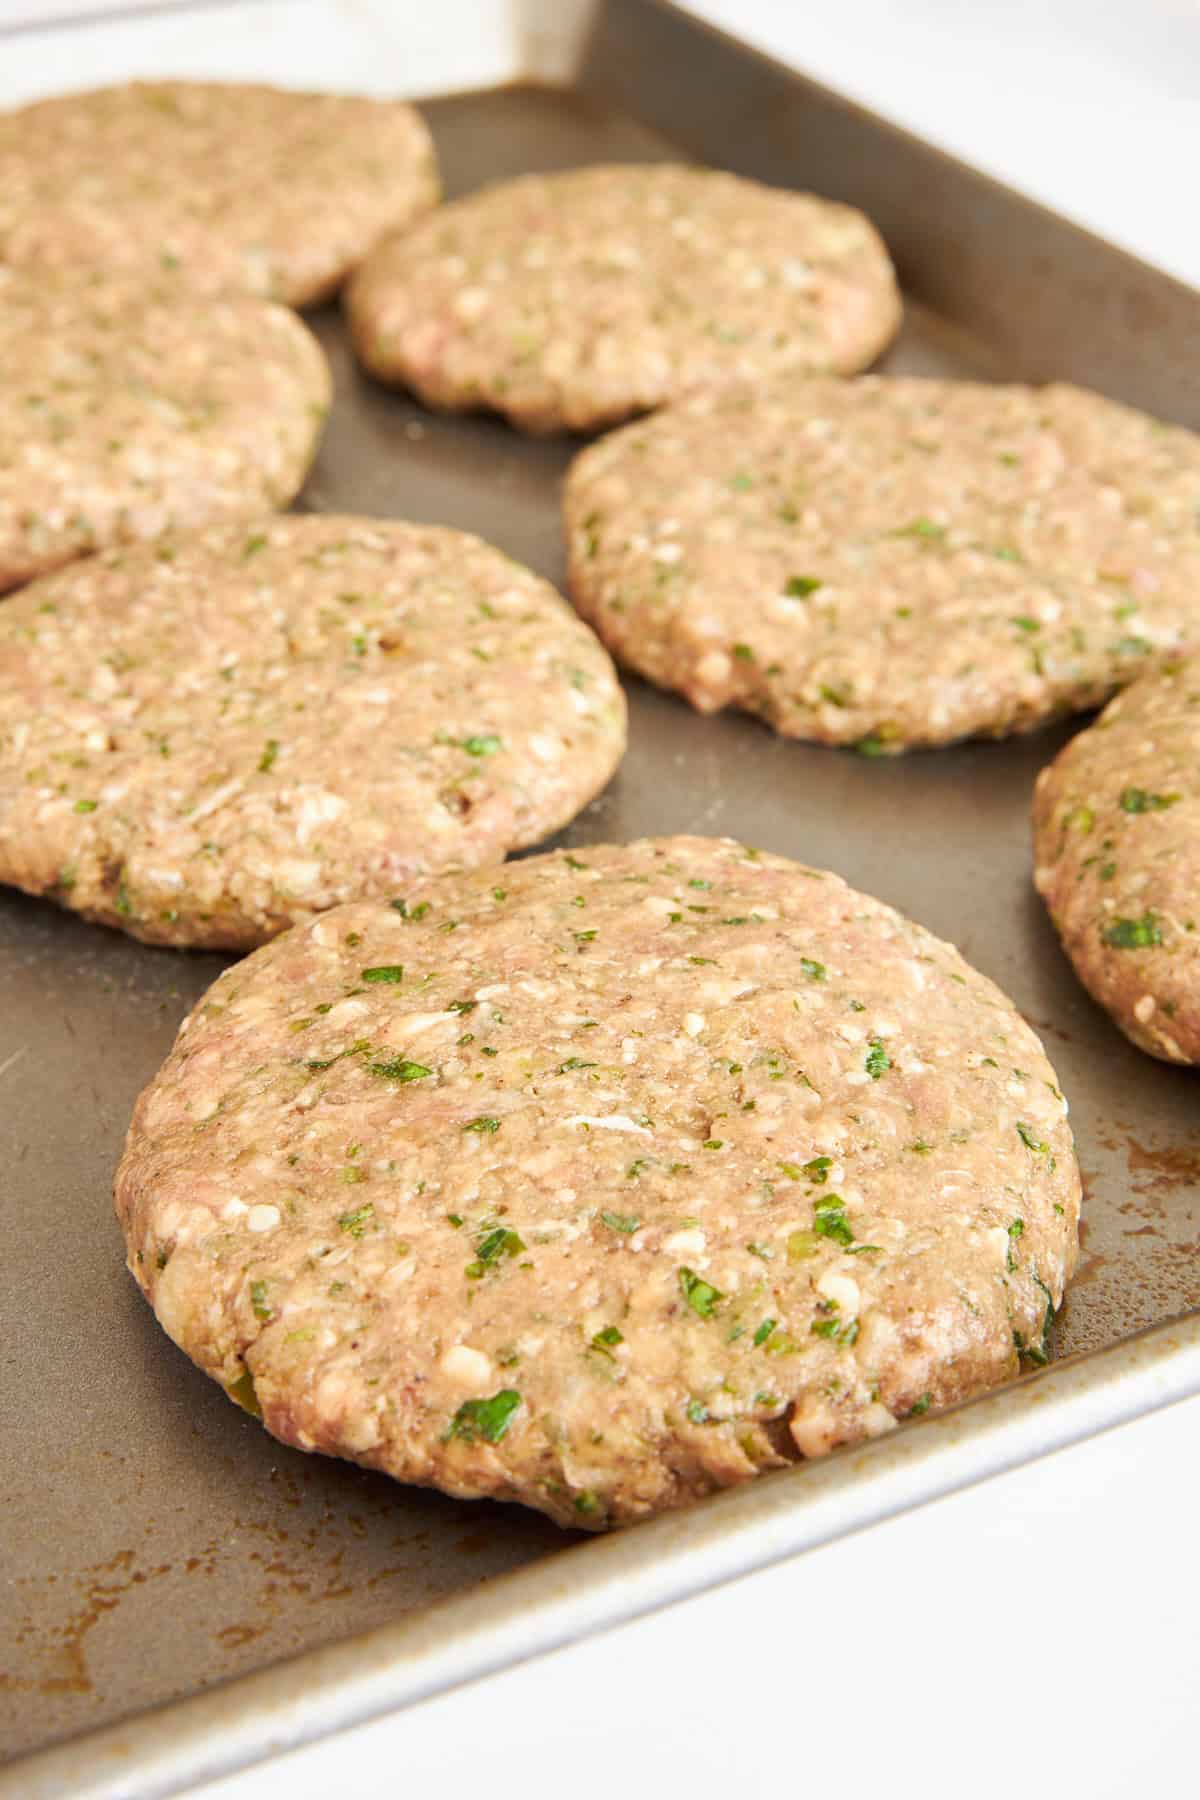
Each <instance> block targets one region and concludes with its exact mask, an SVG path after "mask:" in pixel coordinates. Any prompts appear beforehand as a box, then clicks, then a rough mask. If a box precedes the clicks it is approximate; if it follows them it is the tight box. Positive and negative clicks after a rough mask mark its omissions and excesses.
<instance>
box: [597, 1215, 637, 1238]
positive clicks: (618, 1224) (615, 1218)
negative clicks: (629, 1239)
mask: <svg viewBox="0 0 1200 1800" xmlns="http://www.w3.org/2000/svg"><path fill="white" fill-rule="evenodd" d="M600 1217H601V1218H602V1219H603V1220H604V1223H605V1224H606V1225H607V1226H608V1228H609V1230H610V1231H621V1232H624V1233H625V1235H626V1236H628V1235H629V1233H630V1232H631V1231H636V1230H637V1228H638V1226H639V1225H640V1224H641V1222H642V1221H641V1220H640V1219H638V1218H635V1217H634V1215H633V1214H632V1213H616V1212H602V1213H601V1214H600Z"/></svg>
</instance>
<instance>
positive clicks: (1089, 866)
mask: <svg viewBox="0 0 1200 1800" xmlns="http://www.w3.org/2000/svg"><path fill="white" fill-rule="evenodd" d="M1033 830H1034V862H1035V876H1034V879H1035V882H1036V885H1037V889H1038V892H1039V893H1040V894H1041V896H1042V898H1043V899H1044V900H1045V902H1046V905H1047V907H1048V908H1049V911H1050V916H1051V918H1052V919H1053V920H1054V923H1055V925H1056V927H1057V929H1058V933H1059V936H1060V937H1061V938H1062V941H1063V947H1064V948H1065V950H1066V952H1067V955H1068V956H1069V957H1070V958H1071V961H1072V962H1073V963H1074V965H1075V970H1076V973H1077V974H1078V976H1079V979H1080V980H1081V981H1082V982H1083V984H1084V986H1085V987H1086V988H1087V990H1088V992H1089V993H1090V994H1091V995H1092V997H1093V998H1094V999H1095V1000H1097V1001H1099V1003H1100V1005H1101V1006H1104V1007H1107V1009H1108V1011H1109V1012H1110V1013H1111V1014H1112V1016H1113V1018H1114V1019H1115V1020H1116V1022H1117V1024H1118V1025H1119V1026H1120V1027H1121V1030H1122V1031H1123V1032H1124V1033H1125V1035H1126V1037H1128V1038H1131V1039H1132V1041H1133V1042H1134V1043H1135V1044H1136V1045H1137V1046H1138V1048H1139V1049H1141V1050H1147V1051H1149V1053H1150V1055H1151V1056H1159V1057H1162V1058H1163V1059H1164V1061H1166V1062H1177V1063H1200V657H1197V656H1191V657H1172V658H1170V659H1169V660H1168V661H1167V662H1165V663H1164V664H1163V665H1162V667H1161V669H1159V670H1158V671H1157V672H1156V673H1154V674H1150V675H1145V676H1143V678H1142V680H1141V681H1138V682H1135V683H1134V685H1133V686H1132V687H1131V688H1128V689H1127V690H1126V692H1125V693H1123V694H1119V695H1118V696H1117V698H1116V699H1115V700H1114V701H1112V703H1111V704H1110V705H1109V706H1108V707H1107V708H1106V710H1105V711H1104V712H1103V713H1102V714H1101V716H1100V718H1099V719H1097V721H1096V723H1095V724H1094V725H1092V726H1091V727H1089V729H1088V730H1087V731H1081V732H1080V734H1079V736H1078V737H1076V738H1073V739H1072V740H1071V742H1070V743H1069V744H1068V745H1067V747H1066V749H1065V750H1063V751H1062V752H1061V753H1060V755H1059V756H1058V757H1057V758H1056V760H1055V761H1054V762H1053V763H1051V765H1050V767H1049V768H1047V769H1043V771H1042V773H1041V774H1040V775H1039V777H1038V781H1037V788H1036V790H1035V795H1034V809H1033Z"/></svg>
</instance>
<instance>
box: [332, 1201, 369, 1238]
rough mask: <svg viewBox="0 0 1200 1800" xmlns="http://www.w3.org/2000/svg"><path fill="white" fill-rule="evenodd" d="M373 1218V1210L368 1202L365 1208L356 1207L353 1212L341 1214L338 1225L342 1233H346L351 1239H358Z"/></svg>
mask: <svg viewBox="0 0 1200 1800" xmlns="http://www.w3.org/2000/svg"><path fill="white" fill-rule="evenodd" d="M374 1217H375V1208H374V1207H373V1206H372V1205H371V1202H370V1201H369V1200H368V1201H367V1204H366V1205H365V1206H359V1207H356V1208H355V1210H354V1211H353V1212H348V1213H343V1214H342V1216H341V1218H340V1219H339V1220H338V1225H339V1226H340V1228H341V1229H342V1230H343V1231H348V1232H349V1233H350V1236H351V1237H352V1238H360V1237H362V1235H363V1233H364V1232H365V1231H366V1229H367V1226H368V1225H369V1224H370V1223H371V1220H372V1219H373V1218H374Z"/></svg>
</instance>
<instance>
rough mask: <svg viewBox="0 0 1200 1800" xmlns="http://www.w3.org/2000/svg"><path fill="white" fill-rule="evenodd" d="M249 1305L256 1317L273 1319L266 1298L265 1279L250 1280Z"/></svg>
mask: <svg viewBox="0 0 1200 1800" xmlns="http://www.w3.org/2000/svg"><path fill="white" fill-rule="evenodd" d="M250 1305H251V1308H252V1309H253V1312H254V1316H255V1318H256V1319H273V1318H274V1317H275V1314H274V1313H273V1312H272V1311H271V1305H270V1302H269V1301H268V1299H267V1284H266V1282H265V1281H252V1282H251V1283H250Z"/></svg>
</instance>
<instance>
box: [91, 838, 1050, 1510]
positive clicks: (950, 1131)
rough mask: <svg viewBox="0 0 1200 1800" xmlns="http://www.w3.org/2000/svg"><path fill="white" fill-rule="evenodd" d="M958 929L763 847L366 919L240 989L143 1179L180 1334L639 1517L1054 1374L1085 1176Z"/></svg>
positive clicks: (469, 1467)
mask: <svg viewBox="0 0 1200 1800" xmlns="http://www.w3.org/2000/svg"><path fill="white" fill-rule="evenodd" d="M1065 1114H1066V1104H1065V1102H1064V1100H1063V1097H1062V1095H1061V1094H1060V1092H1059V1090H1058V1087H1057V1085H1056V1082H1055V1076H1054V1071H1053V1070H1052V1068H1051V1067H1050V1065H1049V1063H1048V1062H1047V1060H1046V1057H1045V1054H1044V1052H1043V1050H1042V1047H1041V1045H1040V1044H1039V1042H1038V1040H1037V1038H1036V1037H1035V1036H1034V1035H1033V1033H1032V1032H1031V1031H1030V1030H1029V1028H1028V1027H1027V1026H1026V1025H1025V1024H1024V1023H1023V1021H1022V1020H1021V1018H1020V1017H1019V1015H1018V1014H1017V1012H1016V1011H1015V1009H1014V1008H1013V1006H1012V1005H1011V1004H1010V1003H1009V1001H1008V1000H1006V999H1005V997H1004V996H1003V995H1002V994H1001V993H1000V992H999V991H998V990H997V989H996V988H995V987H994V986H993V985H992V983H991V982H990V981H988V980H985V979H984V977H983V976H981V975H979V974H977V973H976V972H975V970H973V969H972V968H970V967H969V966H968V964H967V963H965V962H964V961H963V959H962V958H961V957H960V956H959V954H958V953H957V951H955V950H954V949H952V948H951V947H950V946H949V945H947V944H944V943H941V942H939V940H938V939H936V938H934V937H932V936H931V935H930V934H929V933H928V932H927V931H924V930H922V929H921V927H920V926H917V925H914V924H911V923H910V922H908V921H907V920H905V919H903V918H901V917H900V916H899V915H898V914H897V913H895V912H893V911H892V910H891V908H889V907H887V906H884V905H882V904H881V903H880V902H878V901H876V900H871V899H867V898H866V897H864V896H863V895H862V894H858V893H855V892H854V891H853V890H852V889H850V888H849V887H847V886H846V884H845V883H844V882H843V881H841V880H840V879H839V878H838V877H837V876H835V875H830V874H825V873H823V872H821V871H819V870H813V869H807V868H803V867H801V866H800V865H798V864H796V863H793V862H789V861H786V860H785V859H784V858H782V857H778V856H770V855H765V854H759V853H758V852H755V851H752V850H746V849H743V848H742V847H741V846H740V845H738V844H735V843H732V842H730V841H728V840H724V841H714V840H711V839H704V838H694V837H678V838H664V839H659V840H649V841H643V842H640V843H635V844H630V845H623V846H609V847H602V848H593V847H591V846H588V847H587V848H584V849H580V850H579V851H578V852H577V853H574V852H572V853H564V852H555V853H551V854H546V855H542V856H538V857H531V858H528V859H522V860H520V861H518V862H515V863H510V864H508V865H507V866H506V867H505V868H504V869H502V870H500V871H492V872H485V873H478V872H476V873H470V874H464V875H454V876H445V877H442V878H441V879H439V880H436V881H431V882H425V883H419V884H414V885H410V886H408V887H405V888H403V889H401V890H400V891H398V892H397V893H396V894H395V895H394V896H393V899H392V903H391V904H380V903H378V902H371V903H362V904H357V905H352V906H346V907H341V908H339V909H337V910H336V911H334V912H331V913H328V914H326V915H325V916H324V917H323V918H320V919H317V920H314V921H311V922H310V923H308V924H306V925H300V926H297V927H296V929H295V930H293V931H290V932H288V933H286V934H285V935H284V936H283V937H281V938H279V939H277V940H276V941H275V942H274V943H273V944H270V945H268V946H267V947H266V948H265V949H262V950H259V951H258V952H256V953H255V955H253V956H252V957H250V958H248V959H247V960H246V961H244V962H242V963H239V964H238V965H237V966H235V967H234V968H232V969H230V970H229V971H228V972H227V973H225V974H224V975H222V976H221V977H220V979H219V980H218V981H217V982H216V984H215V985H214V986H213V987H212V988H211V989H210V990H209V992H208V994H207V995H206V996H205V998H204V999H203V1000H202V1001H201V1002H200V1003H199V1005H198V1006H197V1007H196V1009H195V1011H194V1012H193V1013H192V1015H191V1017H190V1018H189V1019H188V1020H187V1021H186V1022H185V1024H184V1026H183V1027H182V1029H181V1031H180V1034H179V1037H178V1039H177V1041H176V1044H175V1047H174V1049H173V1050H172V1052H171V1055H170V1057H169V1058H168V1060H167V1062H166V1063H165V1065H164V1067H163V1068H162V1070H161V1071H160V1073H159V1074H158V1075H157V1076H156V1077H155V1079H154V1081H153V1082H152V1083H151V1084H150V1086H149V1087H148V1088H147V1090H146V1091H145V1093H144V1094H143V1095H142V1097H141V1099H140V1100H139V1102H138V1106H137V1110H136V1113H135V1116H134V1119H133V1124H132V1127H131V1129H130V1132H129V1137H128V1140H127V1144H126V1149H125V1155H124V1159H123V1161H122V1163H121V1166H120V1169H119V1171H118V1174H117V1179H116V1203H117V1210H118V1213H119V1215H120V1218H121V1222H122V1225H123V1227H124V1231H125V1235H126V1239H127V1242H128V1249H129V1266H130V1269H131V1270H132V1272H133V1274H134V1276H135V1278H136V1279H137V1281H138V1282H139V1284H140V1285H141V1287H142V1289H143V1291H144V1292H145V1294H146V1296H147V1298H148V1299H149V1300H150V1302H151V1304H152V1305H153V1306H154V1309H155V1311H156V1313H157V1315H158V1318H159V1320H160V1322H161V1324H162V1325H163V1326H164V1327H165V1329H166V1331H167V1332H168V1333H169V1334H170V1336H171V1337H172V1338H174V1340H175V1341H176V1343H178V1344H179V1345H180V1346H181V1347H182V1348H183V1349H184V1350H185V1351H186V1352H187V1353H188V1355H189V1356H191V1357H192V1358H193V1359H194V1360H195V1361H196V1362H197V1363H198V1364H199V1365H200V1367H201V1368H202V1369H204V1370H205V1371H206V1372H207V1373H208V1374H209V1375H211V1376H212V1377H213V1378H214V1379H216V1380H217V1381H219V1382H221V1383H222V1384H223V1385H224V1386H225V1387H226V1389H227V1390H228V1391H229V1392H230V1394H231V1395H232V1396H233V1397H234V1398H235V1399H237V1400H240V1401H241V1402H242V1404H243V1405H246V1406H248V1407H249V1408H250V1409H251V1410H254V1411H260V1412H261V1415H262V1417H263V1420H264V1422H265V1424H266V1426H267V1428H268V1429H269V1430H270V1431H271V1432H273V1433H274V1434H275V1435H276V1436H277V1437H279V1438H281V1439H283V1440H284V1441H285V1442H287V1443H290V1444H294V1445H297V1446H299V1447H300V1448H302V1449H304V1450H320V1451H327V1452H330V1453H333V1454H336V1455H341V1456H346V1457H351V1458H353V1459H354V1460H356V1461H358V1462H361V1463H365V1464H367V1465H369V1466H371V1467H375V1468H379V1469H383V1470H385V1471H387V1472H388V1473H389V1474H391V1475H393V1476H396V1477H397V1478H398V1479H400V1480H402V1481H408V1482H419V1483H423V1484H426V1485H430V1486H434V1487H439V1488H443V1489H445V1490H447V1491H448V1492H450V1493H452V1494H457V1495H461V1496H465V1497H472V1498H474V1497H480V1496H492V1497H494V1498H497V1499H507V1500H520V1501H523V1502H525V1503H526V1504H528V1505H531V1506H534V1507H538V1508H540V1509H541V1510H542V1511H544V1512H547V1513H549V1514H550V1515H551V1517H553V1518H555V1519H557V1520H558V1521H559V1522H560V1523H561V1524H563V1525H578V1526H583V1527H587V1528H601V1527H604V1526H607V1525H613V1524H620V1523H624V1522H626V1521H629V1520H633V1519H637V1518H640V1517H642V1516H644V1515H646V1514H650V1513H654V1512H658V1511H662V1510H664V1509H666V1508H670V1507H676V1506H680V1505H683V1504H685V1503H686V1502H688V1501H690V1500H693V1499H695V1498H697V1497H699V1496H700V1495H702V1494H705V1493H707V1492H709V1491H710V1490H712V1489H715V1488H720V1487H725V1486H728V1485H730V1484H733V1483H736V1482H740V1481H744V1480H746V1479H747V1478H749V1477H750V1476H753V1475H756V1474H757V1473H759V1472H760V1471H762V1470H767V1469H772V1468H776V1467H779V1466H782V1465H783V1464H786V1463H789V1462H793V1461H795V1460H797V1459H799V1458H801V1457H810V1456H818V1455H820V1454H821V1453H823V1452H825V1451H828V1450H831V1449H833V1448H834V1447H835V1446H837V1445H839V1444H847V1443H854V1442H856V1441H858V1440H861V1439H863V1438H867V1437H871V1436H874V1435H877V1434H879V1433H882V1432H885V1431H888V1430H890V1429H891V1427H892V1426H893V1425H894V1424H895V1423H896V1421H897V1420H899V1419H902V1418H904V1417H906V1416H908V1415H910V1414H913V1413H918V1414H919V1413H923V1412H925V1411H927V1410H928V1409H930V1408H931V1407H940V1406H943V1405H945V1404H947V1403H948V1402H950V1401H953V1400H957V1399H960V1398H962V1397H964V1396H966V1395H970V1394H973V1393H976V1392H978V1391H979V1390H981V1389H984V1388H986V1387H988V1386H989V1385H991V1384H993V1383H996V1382H1000V1381H1004V1380H1006V1379H1007V1378H1008V1377H1010V1376H1013V1375H1015V1374H1016V1373H1017V1370H1018V1366H1019V1359H1020V1358H1021V1356H1022V1354H1024V1355H1026V1356H1027V1357H1029V1358H1032V1359H1033V1360H1035V1361H1036V1360H1039V1359H1044V1355H1045V1350H1044V1340H1045V1331H1046V1327H1047V1324H1048V1322H1049V1320H1050V1317H1051V1314H1052V1313H1053V1311H1054V1309H1055V1307H1057V1306H1058V1304H1059V1302H1060V1301H1061V1299H1062V1295H1063V1286H1064V1283H1065V1281H1066V1280H1067V1278H1068V1276H1069V1274H1070V1273H1071V1270H1072V1268H1073V1266H1074V1263H1075V1258H1076V1253H1077V1225H1078V1214H1079V1195H1080V1184H1079V1174H1078V1170H1077V1167H1076V1162H1075V1155H1074V1150H1073V1147H1072V1141H1071V1134H1070V1131H1069V1129H1068V1126H1067V1122H1066V1118H1065Z"/></svg>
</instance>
